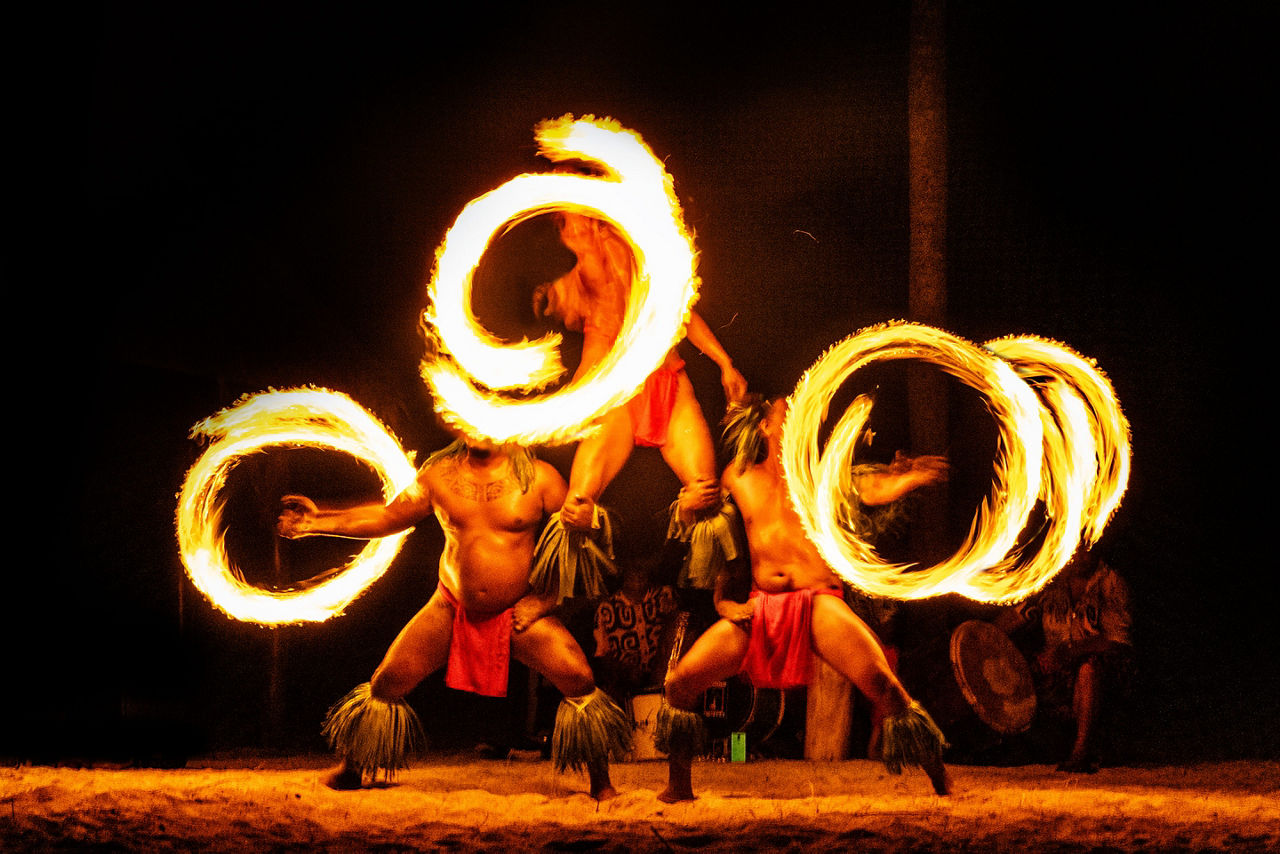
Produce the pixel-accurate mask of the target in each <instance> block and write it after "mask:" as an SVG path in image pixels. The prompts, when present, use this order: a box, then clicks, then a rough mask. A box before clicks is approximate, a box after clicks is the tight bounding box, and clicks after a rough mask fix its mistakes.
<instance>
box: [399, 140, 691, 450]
mask: <svg viewBox="0 0 1280 854" xmlns="http://www.w3.org/2000/svg"><path fill="white" fill-rule="evenodd" d="M535 136H536V139H537V142H538V147H539V153H540V154H542V155H543V156H545V157H547V158H548V159H550V160H553V161H562V160H567V159H571V158H577V159H581V160H586V161H589V162H592V163H595V164H597V165H598V166H600V167H601V168H602V169H603V171H604V173H605V174H604V175H603V176H596V177H592V176H586V175H578V174H527V175H520V176H518V177H516V178H513V179H512V180H510V181H508V182H507V183H505V184H503V185H502V186H500V187H498V188H497V189H495V190H492V191H490V192H489V193H486V194H485V195H483V196H481V197H479V198H477V199H474V200H473V201H471V202H470V203H468V204H467V206H466V207H465V208H464V209H463V211H462V213H461V214H460V215H459V216H458V218H457V220H456V221H455V222H454V224H453V226H452V227H451V228H450V229H449V231H448V233H447V234H446V235H445V239H444V242H443V243H442V244H441V246H440V248H439V249H438V250H437V253H436V267H435V272H434V274H433V276H432V279H431V282H430V284H429V286H428V297H429V302H430V308H429V309H428V310H427V311H426V312H425V314H424V316H423V320H424V328H425V329H426V331H427V335H428V338H429V343H430V345H431V346H430V347H429V348H428V349H429V355H428V357H427V358H426V359H425V360H424V362H423V365H422V376H423V379H424V381H425V382H426V383H427V386H428V387H429V388H430V390H431V392H432V396H433V398H434V400H435V407H436V411H437V412H438V413H439V414H440V415H441V417H442V418H443V419H444V420H445V422H447V423H449V424H451V425H453V426H454V427H456V428H458V429H460V430H462V431H463V432H465V433H467V434H470V435H474V436H479V437H483V438H488V439H491V440H493V441H495V442H499V443H505V442H516V443H519V444H526V445H531V444H560V443H566V442H571V441H575V440H577V439H580V438H582V437H583V436H584V435H586V434H588V433H590V432H591V430H592V429H593V426H594V422H595V420H596V419H597V418H598V417H599V416H600V415H602V414H604V413H605V412H607V411H609V410H610V409H612V408H614V407H616V406H618V405H620V404H622V403H625V402H626V401H627V400H628V399H630V398H631V397H633V396H634V395H635V394H636V392H637V391H638V390H639V389H640V387H641V386H642V385H643V384H644V381H645V379H646V378H647V377H648V376H649V375H650V374H651V373H653V371H654V370H656V369H657V368H658V366H659V365H660V364H661V363H662V360H663V359H664V358H665V357H666V354H667V352H668V351H669V350H670V349H671V347H673V346H675V344H676V343H678V342H679V341H680V339H681V338H682V337H683V335H684V328H685V325H686V323H687V322H688V318H689V311H690V309H691V308H692V306H693V303H694V301H695V300H696V298H697V288H698V276H697V266H696V251H695V249H694V245H693V240H692V237H691V236H690V235H689V233H688V231H687V229H686V228H685V225H684V220H683V215H682V213H681V210H680V204H679V202H678V201H677V199H676V196H675V191H674V189H673V185H672V180H671V177H670V175H668V174H667V172H666V170H665V168H664V167H663V165H662V162H661V161H660V160H658V159H657V157H655V156H654V154H653V152H652V151H651V150H650V149H649V148H648V146H647V145H645V143H644V142H643V140H641V139H640V137H639V136H638V135H637V134H635V133H634V132H632V131H629V130H626V129H624V128H622V127H621V126H620V125H619V124H618V123H617V122H615V121H612V120H609V119H603V120H597V119H594V118H592V117H586V118H583V119H580V120H574V119H573V118H572V117H570V116H565V117H563V118H561V119H556V120H551V121H546V122H543V123H541V124H540V125H539V126H538V127H537V128H536V129H535ZM552 211H573V212H578V213H583V214H585V215H588V216H594V217H598V218H600V219H603V220H606V221H608V222H609V223H611V224H612V225H613V226H615V227H616V228H617V230H618V232H619V233H620V234H621V235H622V237H623V238H624V239H625V240H626V241H627V243H628V244H629V246H630V248H631V250H632V252H633V254H634V256H635V261H636V273H635V275H634V277H633V280H632V282H631V287H630V291H629V295H628V301H627V310H626V314H625V316H624V319H623V324H622V329H621V331H620V332H619V334H618V337H617V339H616V340H615V341H614V344H613V347H612V348H611V349H610V351H609V352H608V353H607V354H606V355H605V357H604V358H603V359H601V361H600V362H599V363H597V364H596V365H595V366H593V368H592V370H590V371H589V372H588V373H586V374H585V375H584V376H582V377H580V378H577V379H576V380H575V381H574V382H572V383H570V384H569V385H567V386H564V387H562V388H560V389H557V390H555V391H553V392H550V393H548V394H544V395H541V396H537V397H532V398H528V399H523V400H512V399H509V398H504V397H502V396H501V395H499V394H497V393H495V392H496V391H503V390H506V391H511V390H518V391H531V390H536V389H541V388H543V387H545V386H546V385H547V384H549V383H550V382H552V381H554V380H556V379H557V378H559V377H560V376H562V375H563V374H564V372H565V368H564V365H563V364H562V363H561V361H560V358H559V354H558V348H559V345H560V343H561V336H559V335H547V336H544V337H543V338H539V339H538V340H536V341H522V342H519V343H517V344H507V343H505V342H503V341H501V340H499V339H497V338H495V337H494V336H493V335H491V334H490V333H489V332H487V331H486V330H485V329H484V328H483V327H482V326H481V325H480V323H479V322H478V320H477V319H476V317H475V315H474V314H473V313H472V311H471V289H472V276H473V274H474V273H475V269H476V267H477V265H478V264H479V263H480V259H481V256H482V255H483V254H484V251H485V249H486V247H487V246H488V245H489V242H490V241H491V240H492V239H493V238H494V236H495V235H497V234H499V233H500V232H501V231H503V230H504V229H506V228H509V227H510V226H511V225H512V224H514V223H515V222H519V221H522V220H525V219H528V218H531V217H533V216H536V215H538V214H542V213H549V212H552Z"/></svg>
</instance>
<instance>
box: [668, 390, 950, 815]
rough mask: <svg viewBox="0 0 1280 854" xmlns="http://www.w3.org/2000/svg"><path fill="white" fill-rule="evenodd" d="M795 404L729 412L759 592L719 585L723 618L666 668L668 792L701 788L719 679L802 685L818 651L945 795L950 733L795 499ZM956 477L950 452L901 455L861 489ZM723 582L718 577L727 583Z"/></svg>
mask: <svg viewBox="0 0 1280 854" xmlns="http://www.w3.org/2000/svg"><path fill="white" fill-rule="evenodd" d="M785 407H786V403H785V401H782V400H778V401H774V402H772V403H765V402H763V401H761V400H759V399H755V400H748V401H746V402H745V403H744V405H742V406H740V407H736V408H734V409H731V410H730V416H729V420H728V424H727V426H726V429H725V434H726V440H727V441H728V442H729V443H730V446H731V447H732V448H733V449H734V451H735V458H734V460H733V462H731V463H730V465H729V467H728V469H726V471H725V473H724V476H723V483H724V487H725V489H726V490H727V491H728V492H729V493H730V494H731V495H732V497H733V499H734V502H735V503H736V504H737V506H738V508H739V510H740V512H741V514H742V519H743V522H744V524H745V527H746V533H747V544H748V550H749V551H750V554H751V576H752V584H751V596H750V599H749V600H748V601H747V602H745V603H739V602H732V601H728V600H727V599H725V598H723V597H721V596H719V595H718V596H717V605H716V607H717V610H718V611H719V613H720V615H721V617H722V619H720V620H719V621H718V622H717V623H715V625H713V626H712V627H711V628H710V629H708V630H707V631H706V632H705V633H704V634H703V635H702V636H701V637H700V638H698V640H697V641H695V642H694V644H693V646H692V647H691V648H690V649H689V651H688V652H687V653H686V654H685V655H684V657H683V658H682V659H681V660H680V661H679V663H678V664H676V665H675V667H674V668H673V669H672V670H671V671H670V672H669V673H668V674H667V682H666V701H667V702H666V703H665V704H664V706H663V709H662V712H661V713H660V717H659V720H658V733H657V736H658V739H657V740H658V742H659V749H660V750H663V751H664V752H666V753H667V754H668V755H669V762H670V765H669V769H670V770H669V782H668V786H667V788H666V790H665V791H663V792H662V793H661V794H660V795H659V796H658V797H659V798H660V799H661V800H663V801H667V802H675V801H682V800H690V799H692V798H693V797H694V795H693V786H692V780H691V763H692V759H693V755H694V753H695V752H696V751H697V749H698V747H699V744H700V741H701V739H702V720H701V718H700V717H699V716H698V715H697V714H696V713H695V712H694V711H693V709H694V708H696V706H697V704H698V701H699V698H700V697H701V695H702V693H703V692H704V691H705V690H706V689H707V688H708V687H710V686H711V685H712V684H713V683H715V682H717V681H719V680H721V679H727V678H728V677H730V676H733V675H735V674H737V673H739V672H745V673H746V674H747V675H748V677H749V678H750V679H751V681H752V683H753V684H755V685H756V686H757V687H763V688H784V689H785V688H792V687H797V686H799V685H803V684H806V683H807V682H808V680H809V675H810V668H811V664H812V658H811V656H812V654H813V653H814V652H816V653H817V654H818V655H819V656H821V657H822V659H823V660H824V661H826V662H827V663H829V664H830V665H831V666H832V667H834V668H835V669H836V670H838V671H839V672H840V673H841V674H842V675H843V676H844V677H845V678H847V679H848V680H849V681H851V682H852V683H853V684H854V685H856V686H857V687H858V689H859V690H860V691H862V693H863V694H865V695H866V696H867V698H868V699H869V700H870V701H871V703H872V705H873V706H874V707H875V709H876V710H877V711H878V712H880V713H881V714H882V715H883V719H884V724H883V735H882V738H881V743H882V745H883V754H882V756H883V759H884V762H885V765H886V766H888V768H889V770H890V771H892V772H894V773H900V772H901V770H902V768H903V767H904V766H907V765H911V766H916V765H918V766H920V767H921V768H923V770H924V771H925V773H926V774H927V775H928V777H929V780H930V782H931V783H932V784H933V788H934V790H935V791H936V792H937V793H938V794H940V795H945V794H949V793H950V787H951V784H950V780H949V778H948V775H947V771H946V768H945V767H944V766H943V763H942V751H943V749H944V747H945V746H946V742H945V740H944V738H943V735H942V732H941V731H940V730H939V729H938V728H937V726H936V725H935V724H934V722H933V721H932V719H931V718H930V717H929V715H928V714H927V713H926V712H925V711H924V709H923V708H922V707H921V706H920V705H919V704H918V703H916V702H915V701H914V700H913V699H912V698H911V697H910V696H909V695H908V694H907V691H906V689H905V688H903V686H902V683H901V682H899V681H898V679H897V677H896V676H895V675H894V674H893V671H892V670H891V669H890V668H889V665H888V662H887V661H886V660H885V657H884V653H883V651H882V650H881V648H880V646H879V644H878V643H877V642H876V639H875V636H874V635H873V634H872V633H871V631H870V630H869V629H868V628H867V626H866V624H864V623H863V622H862V621H861V620H860V619H858V617H857V616H856V615H855V614H854V613H853V612H852V611H851V610H850V609H849V606H848V605H847V604H846V603H845V601H844V598H843V596H842V595H841V585H840V580H839V578H838V577H837V576H836V574H835V573H834V572H833V571H832V570H831V568H830V567H829V566H827V564H826V563H824V562H823V560H822V558H821V557H820V555H819V554H818V551H817V550H816V549H815V548H814V546H813V545H812V543H811V542H810V541H809V539H808V538H807V537H806V536H805V533H804V529H803V528H802V526H801V523H800V520H799V518H798V517H797V516H796V512H795V510H794V509H793V508H792V506H791V503H790V499H789V498H788V496H787V490H786V483H785V481H784V479H783V471H782V467H781V463H780V460H779V456H778V453H779V448H780V442H781V436H782V422H783V418H784V413H785ZM946 476H947V464H946V461H945V460H943V459H942V458H939V457H916V458H912V459H908V458H905V457H901V456H899V457H898V458H897V459H896V460H895V461H894V463H893V464H892V465H890V466H888V467H879V468H877V469H875V470H872V471H868V472H865V473H862V475H861V477H859V479H858V490H859V496H858V497H859V500H860V501H861V503H862V504H864V505H868V506H871V505H885V504H889V503H891V502H893V501H895V500H897V499H898V498H900V497H901V496H903V495H905V494H907V493H908V492H910V491H912V490H914V489H917V488H919V487H924V486H928V485H930V484H935V483H939V482H941V481H942V480H944V479H945V478H946ZM720 589H721V586H720V585H717V593H719V591H720Z"/></svg>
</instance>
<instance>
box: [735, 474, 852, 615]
mask: <svg viewBox="0 0 1280 854" xmlns="http://www.w3.org/2000/svg"><path fill="white" fill-rule="evenodd" d="M725 485H726V486H728V487H729V491H730V493H731V494H732V495H733V500H734V503H735V504H737V505H738V510H739V511H740V512H741V514H742V521H743V524H744V525H745V526H746V530H747V544H748V546H749V548H750V551H751V582H752V587H753V588H754V589H757V590H762V591H764V592H766V593H782V592H785V591H788V590H807V589H810V588H813V589H819V588H822V589H829V590H840V589H841V584H840V579H839V578H838V577H837V576H836V574H835V573H834V572H833V571H832V570H831V567H829V566H827V564H826V561H824V560H823V559H822V556H821V555H820V554H819V553H818V550H817V548H816V547H815V546H814V545H813V543H812V542H810V540H809V538H808V537H807V536H805V534H804V527H803V526H802V525H801V523H800V517H799V515H797V514H796V511H795V509H794V508H793V507H792V506H791V500H790V498H789V497H788V496H787V488H786V483H785V482H784V481H783V479H782V477H781V476H780V475H778V474H777V473H775V472H773V471H772V470H770V469H768V468H767V467H766V466H764V465H756V466H752V467H750V468H748V469H747V470H746V471H745V472H743V473H742V474H737V473H736V472H734V471H733V470H732V469H730V471H729V472H727V473H726V476H725Z"/></svg>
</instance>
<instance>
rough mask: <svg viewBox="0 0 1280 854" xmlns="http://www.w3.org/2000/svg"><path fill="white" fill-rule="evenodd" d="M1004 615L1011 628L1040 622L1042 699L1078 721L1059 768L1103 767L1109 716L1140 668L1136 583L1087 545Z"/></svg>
mask: <svg viewBox="0 0 1280 854" xmlns="http://www.w3.org/2000/svg"><path fill="white" fill-rule="evenodd" d="M998 622H999V624H1000V626H1001V628H1004V629H1005V630H1006V631H1008V632H1009V633H1010V634H1014V633H1017V632H1019V631H1020V630H1021V629H1023V628H1024V627H1027V626H1029V625H1038V626H1039V628H1040V630H1041V632H1042V634H1043V646H1042V647H1041V648H1040V649H1039V651H1038V652H1037V653H1036V654H1035V655H1032V656H1031V661H1032V670H1033V673H1034V676H1035V681H1036V689H1037V694H1038V699H1039V707H1040V708H1042V709H1044V710H1046V712H1047V713H1048V715H1049V716H1050V717H1052V718H1055V719H1057V720H1059V721H1069V722H1070V723H1071V725H1072V728H1073V729H1074V740H1073V741H1072V745H1071V752H1070V754H1069V755H1068V756H1067V758H1066V759H1065V760H1064V761H1063V762H1062V763H1061V764H1059V765H1058V770H1059V771H1065V772H1068V773H1077V774H1080V773H1083V774H1091V773H1093V772H1095V771H1097V770H1098V760H1099V749H1100V747H1101V744H1100V742H1101V740H1102V736H1103V732H1102V730H1103V725H1104V721H1105V720H1106V717H1107V715H1109V714H1110V713H1111V712H1113V711H1114V708H1113V707H1114V704H1115V702H1116V700H1117V699H1118V696H1119V695H1121V694H1122V693H1123V691H1124V690H1125V688H1126V687H1127V685H1128V682H1129V680H1130V678H1131V675H1132V670H1133V644H1132V639H1131V637H1130V626H1131V624H1132V618H1131V616H1130V610H1129V586H1128V585H1127V584H1126V583H1125V581H1124V579H1123V578H1121V577H1120V575H1119V574H1118V573H1117V572H1116V571H1115V570H1113V569H1112V568H1111V567H1110V566H1108V565H1107V564H1106V562H1105V561H1103V560H1102V559H1101V558H1100V557H1099V556H1098V553H1097V551H1096V550H1095V549H1084V550H1082V551H1081V552H1079V553H1077V554H1076V556H1075V557H1073V558H1072V559H1071V562H1070V563H1068V564H1067V565H1066V566H1065V567H1064V568H1063V570H1062V572H1061V573H1059V574H1058V576H1057V577H1056V578H1054V580H1053V581H1051V582H1050V583H1049V586H1047V587H1046V588H1045V589H1044V590H1043V591H1041V592H1040V593H1039V594H1038V595H1036V596H1033V597H1031V598H1030V599H1028V600H1027V601H1025V602H1023V603H1021V604H1020V605H1017V606H1015V607H1013V608H1010V609H1008V610H1007V611H1005V612H1004V613H1003V614H1001V617H1000V619H999V620H998ZM1015 636H1016V635H1015Z"/></svg>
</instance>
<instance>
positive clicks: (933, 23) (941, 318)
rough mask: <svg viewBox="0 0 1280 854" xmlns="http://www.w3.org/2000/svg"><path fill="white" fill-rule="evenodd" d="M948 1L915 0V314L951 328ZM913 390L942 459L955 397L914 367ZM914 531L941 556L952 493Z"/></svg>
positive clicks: (914, 423)
mask: <svg viewBox="0 0 1280 854" xmlns="http://www.w3.org/2000/svg"><path fill="white" fill-rule="evenodd" d="M944 12H945V3H944V0H913V2H912V4H911V41H910V59H909V60H908V63H909V67H908V76H907V133H908V168H909V170H910V190H909V194H910V198H909V203H908V204H909V217H910V231H911V237H910V258H909V262H908V277H909V288H910V305H909V310H910V315H911V318H912V319H913V320H915V321H917V322H920V323H924V324H928V325H929V326H937V327H940V328H946V317H947V103H946V94H947V93H946V34H945V29H946V28H945V15H944ZM912 367H913V370H912V372H911V373H910V379H909V386H908V395H909V397H908V399H909V406H910V417H911V446H912V450H913V452H914V453H917V454H942V453H945V452H946V446H947V398H946V384H945V380H944V378H943V377H942V376H941V374H939V372H938V371H937V370H936V369H932V368H928V367H925V366H912ZM925 498H926V500H924V501H922V502H921V510H920V512H921V514H922V516H921V517H920V518H919V522H920V523H921V524H919V525H916V526H914V528H915V529H916V530H917V531H918V532H919V533H918V535H919V536H920V537H922V539H920V540H918V541H917V545H918V546H919V547H921V551H920V553H921V556H922V558H925V559H930V558H932V559H937V558H939V557H945V555H942V554H939V550H940V548H941V547H942V540H943V537H942V534H943V532H944V531H945V530H946V516H947V499H946V493H945V492H944V491H933V490H931V491H930V494H929V495H928V496H925Z"/></svg>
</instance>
